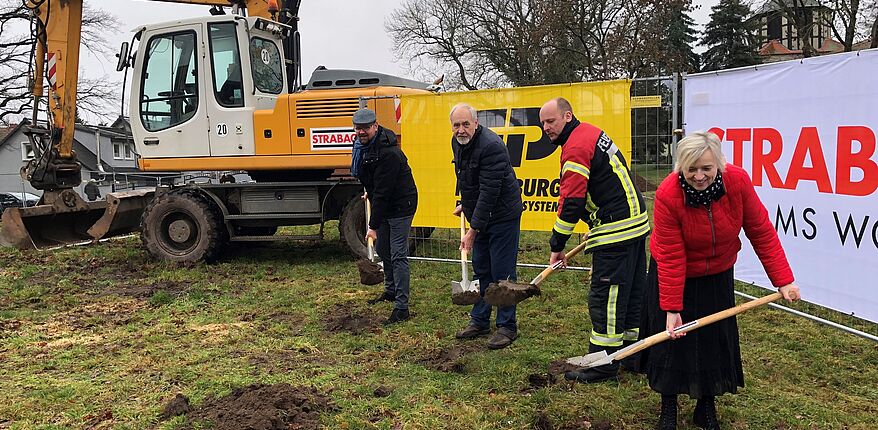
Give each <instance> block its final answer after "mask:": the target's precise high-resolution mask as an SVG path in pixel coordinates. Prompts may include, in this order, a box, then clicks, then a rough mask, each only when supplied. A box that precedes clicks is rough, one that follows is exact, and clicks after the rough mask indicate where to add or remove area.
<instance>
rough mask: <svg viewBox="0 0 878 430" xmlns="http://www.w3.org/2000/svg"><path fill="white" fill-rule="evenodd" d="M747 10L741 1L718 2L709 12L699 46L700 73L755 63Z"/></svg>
mask: <svg viewBox="0 0 878 430" xmlns="http://www.w3.org/2000/svg"><path fill="white" fill-rule="evenodd" d="M749 16H750V7H749V6H748V5H747V4H745V3H743V2H742V1H741V0H721V1H720V2H719V4H717V5H716V6H714V7H713V8H712V9H711V13H710V22H709V23H708V24H707V26H706V27H705V29H704V38H703V39H701V45H703V46H707V51H705V52H704V54H702V55H701V59H702V61H703V63H702V65H703V70H704V71H711V70H721V69H730V68H734V67H743V66H751V65H753V64H758V63H759V57H758V56H757V55H756V50H755V44H754V40H755V39H754V37H753V33H754V32H753V30H754V29H753V24H752V23H748V22H747V18H748V17H749Z"/></svg>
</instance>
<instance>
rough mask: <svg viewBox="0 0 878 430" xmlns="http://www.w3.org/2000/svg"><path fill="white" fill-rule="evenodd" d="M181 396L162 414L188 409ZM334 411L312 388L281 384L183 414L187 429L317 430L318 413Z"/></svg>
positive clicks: (249, 389)
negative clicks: (209, 427) (209, 426)
mask: <svg viewBox="0 0 878 430" xmlns="http://www.w3.org/2000/svg"><path fill="white" fill-rule="evenodd" d="M180 397H182V396H179V395H178V397H175V398H174V400H171V403H170V404H168V406H166V408H165V411H166V412H169V410H171V409H173V411H172V412H170V413H174V412H178V411H183V410H185V409H188V402H187V404H186V405H185V406H182V400H180V399H179V398H180ZM183 399H185V397H183ZM175 402H177V405H176V406H172V404H174V403H175ZM335 409H336V408H335V404H334V403H333V401H332V399H330V398H329V397H327V396H325V395H323V394H321V393H319V392H318V391H317V390H315V389H313V388H307V387H293V386H291V385H289V384H285V383H282V384H275V385H263V384H257V385H251V386H249V387H246V388H239V389H237V390H235V391H234V392H232V393H231V394H229V395H227V396H225V397H221V398H218V399H207V400H206V401H205V402H204V404H202V405H201V406H199V407H197V408H192V409H191V410H189V411H188V412H184V413H185V414H186V423H187V427H186V428H189V429H191V428H194V427H193V426H194V425H195V424H196V423H205V422H210V423H211V425H212V426H213V427H211V428H213V429H215V430H242V429H248V430H309V429H317V428H318V427H319V424H320V414H321V413H323V412H331V411H334V410H335ZM178 415H179V413H178ZM163 416H164V413H163ZM198 428H200V427H198Z"/></svg>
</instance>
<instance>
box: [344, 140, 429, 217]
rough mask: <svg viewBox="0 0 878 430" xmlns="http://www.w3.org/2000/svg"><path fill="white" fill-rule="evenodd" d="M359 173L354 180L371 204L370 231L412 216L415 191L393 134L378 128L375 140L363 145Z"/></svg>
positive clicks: (409, 170)
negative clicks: (389, 222)
mask: <svg viewBox="0 0 878 430" xmlns="http://www.w3.org/2000/svg"><path fill="white" fill-rule="evenodd" d="M359 174H360V175H359V176H358V177H357V178H358V179H359V180H360V182H361V183H362V184H363V186H364V187H366V192H367V193H369V202H371V203H372V215H371V218H369V228H371V229H373V230H378V226H380V225H381V223H382V222H384V221H385V220H388V219H392V218H402V217H409V216H413V215H414V214H415V211H416V210H417V208H418V189H417V187H415V179H414V177H412V169H411V168H410V167H409V162H408V158H406V156H405V154H404V153H403V152H402V149H400V147H399V145H398V144H397V141H396V134H394V133H393V131H391V130H388V129H386V128H384V127H380V126H379V127H378V131H377V132H376V133H375V137H373V138H372V140H371V141H370V142H368V144H367V145H366V148H365V154H363V164H362V166H361V167H360V172H359Z"/></svg>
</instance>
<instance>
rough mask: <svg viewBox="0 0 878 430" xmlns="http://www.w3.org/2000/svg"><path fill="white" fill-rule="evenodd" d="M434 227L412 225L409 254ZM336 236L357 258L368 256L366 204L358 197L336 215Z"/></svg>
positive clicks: (427, 236) (413, 251)
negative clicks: (339, 214)
mask: <svg viewBox="0 0 878 430" xmlns="http://www.w3.org/2000/svg"><path fill="white" fill-rule="evenodd" d="M433 230H435V228H434V227H412V229H411V232H410V233H409V255H415V250H416V249H417V247H418V245H421V244H422V243H424V241H426V240H427V239H429V237H430V235H431V234H432V233H433ZM338 236H339V238H340V239H341V241H342V243H344V244H345V245H347V247H348V250H350V251H351V254H353V255H354V257H357V258H368V257H369V251H368V250H367V249H366V241H365V236H366V204H365V203H364V202H363V200H362V199H360V198H359V197H357V198H353V199H351V200H350V201H349V202H348V203H347V204H346V205H345V207H344V209H343V210H342V211H341V216H339V217H338Z"/></svg>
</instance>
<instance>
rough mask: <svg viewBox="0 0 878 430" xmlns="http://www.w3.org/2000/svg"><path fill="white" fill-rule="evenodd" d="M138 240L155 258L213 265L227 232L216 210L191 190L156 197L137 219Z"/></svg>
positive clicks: (205, 199) (176, 191)
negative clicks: (138, 219) (139, 231)
mask: <svg viewBox="0 0 878 430" xmlns="http://www.w3.org/2000/svg"><path fill="white" fill-rule="evenodd" d="M141 226H142V227H143V230H142V231H141V233H140V239H141V241H142V242H143V245H144V247H146V249H147V251H148V252H149V253H150V255H152V256H153V257H155V258H158V259H161V260H171V261H177V262H197V261H204V262H208V263H209V262H213V261H215V260H216V259H217V257H218V256H219V254H220V251H221V250H222V247H223V244H224V243H225V237H226V235H227V232H226V230H225V228H224V226H223V223H222V217H221V215H220V214H219V211H218V210H216V209H215V208H214V207H213V204H212V203H211V202H210V201H209V200H207V198H205V197H204V196H202V195H200V194H199V193H198V192H197V191H195V190H175V191H171V192H169V193H167V194H164V195H162V196H159V197H156V198H155V199H153V201H152V202H151V203H150V204H149V206H147V207H146V209H145V210H144V212H143V217H142V218H141Z"/></svg>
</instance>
